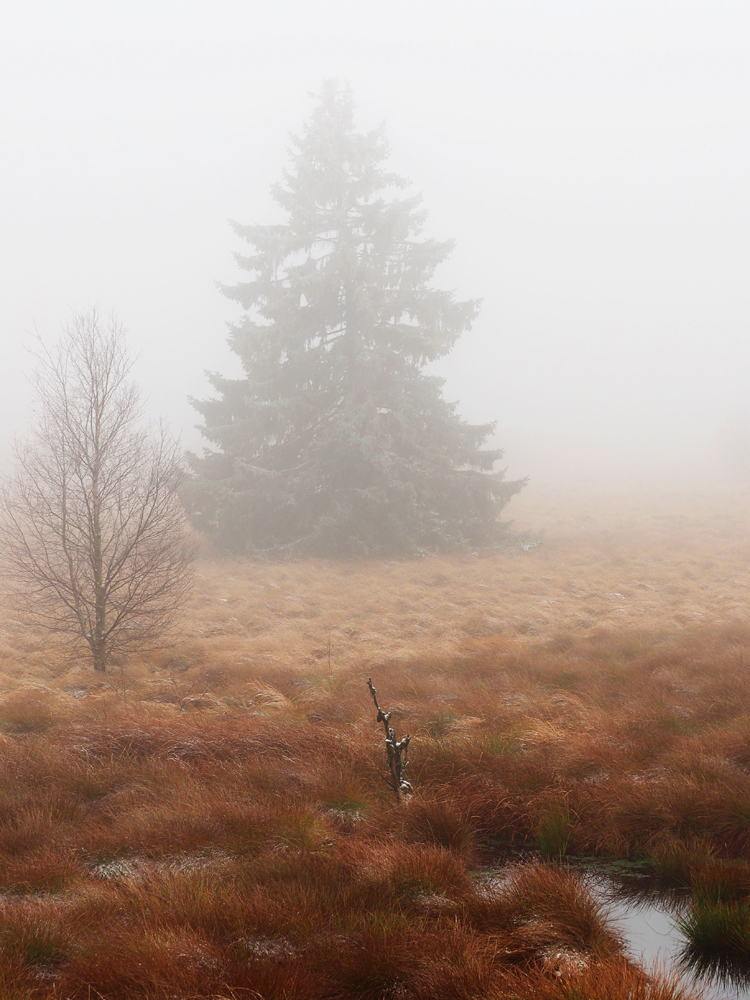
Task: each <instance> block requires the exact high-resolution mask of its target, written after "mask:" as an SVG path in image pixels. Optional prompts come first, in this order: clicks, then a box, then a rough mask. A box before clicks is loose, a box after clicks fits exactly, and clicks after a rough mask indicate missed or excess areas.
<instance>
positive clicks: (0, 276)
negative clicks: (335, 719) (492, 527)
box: [0, 0, 750, 479]
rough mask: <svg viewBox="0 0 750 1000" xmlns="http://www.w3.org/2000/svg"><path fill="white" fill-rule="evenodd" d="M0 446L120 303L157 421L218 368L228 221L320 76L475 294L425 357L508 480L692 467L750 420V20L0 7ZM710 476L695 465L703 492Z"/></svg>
mask: <svg viewBox="0 0 750 1000" xmlns="http://www.w3.org/2000/svg"><path fill="white" fill-rule="evenodd" d="M0 14H2V17H1V19H0V427H2V428H3V431H2V433H0V455H2V454H7V440H8V437H9V435H10V433H11V431H12V430H19V429H22V427H23V421H24V419H25V413H26V409H25V408H26V399H27V391H26V388H25V384H24V381H23V373H24V371H27V370H28V364H29V359H28V358H27V357H26V355H25V352H24V348H23V345H24V343H25V342H26V341H27V340H28V339H29V336H28V334H29V332H30V331H32V330H33V329H34V326H35V325H36V327H38V329H39V331H40V332H41V333H42V334H43V335H44V336H45V337H49V338H54V337H55V336H56V335H57V333H58V332H59V330H60V327H61V324H62V323H63V322H64V321H65V319H66V317H67V316H68V315H69V313H70V310H71V309H72V308H76V307H77V308H86V307H87V306H88V305H90V304H93V303H98V304H99V305H100V307H101V308H102V309H103V310H105V311H106V310H109V309H111V308H114V309H116V311H117V313H118V314H119V316H120V318H121V319H122V321H123V322H124V324H125V325H126V327H127V328H128V329H129V331H130V337H131V343H132V345H133V347H134V349H135V350H137V351H139V352H140V355H141V358H140V361H139V364H138V370H137V374H138V378H139V380H140V381H141V382H142V384H143V386H144V388H145V389H146V391H147V392H148V394H149V397H150V404H149V405H150V408H151V410H152V411H153V412H154V413H162V414H164V415H166V416H167V417H168V418H169V420H170V422H171V424H172V426H173V428H174V429H175V430H176V431H180V432H181V433H182V437H183V440H184V441H185V443H186V444H189V445H191V446H192V447H196V446H197V445H199V438H198V436H197V435H196V433H195V431H194V430H192V425H193V424H194V423H195V422H196V420H197V415H196V414H195V413H194V411H192V410H191V409H190V407H189V406H188V404H187V402H186V396H187V395H188V394H193V395H195V396H198V397H201V396H203V395H206V394H207V391H208V388H207V385H206V382H205V379H204V376H203V370H204V369H216V370H220V371H222V372H223V373H225V374H233V373H235V372H236V371H237V367H236V359H234V357H233V355H231V354H230V352H229V351H228V348H227V347H226V343H225V338H226V322H227V321H228V320H230V319H232V318H233V317H235V316H236V315H237V313H236V307H235V306H234V305H233V304H232V303H230V302H228V301H227V300H226V299H224V298H223V297H222V296H221V295H220V294H219V293H218V291H217V290H216V288H215V284H214V282H215V281H216V280H220V281H224V282H229V283H231V282H233V281H234V280H237V279H238V278H239V277H240V272H238V271H237V270H236V269H235V266H234V263H233V260H232V256H231V253H232V251H233V250H237V249H241V246H240V244H238V242H237V241H236V239H235V238H234V237H233V235H232V233H231V231H230V229H229V226H228V225H227V220H228V219H230V218H234V219H237V220H238V221H240V222H266V221H272V220H273V219H275V218H276V213H277V210H276V209H275V208H274V207H273V205H272V203H271V200H270V197H269V193H268V188H269V185H270V183H271V182H272V181H274V180H276V179H277V178H278V176H279V173H280V170H281V168H282V167H283V165H284V163H285V158H286V145H287V136H288V133H289V132H292V131H296V130H297V129H298V128H299V126H300V125H301V123H302V122H303V121H304V120H305V119H306V117H307V116H308V115H309V112H310V109H311V106H312V103H311V101H310V99H309V97H308V96H307V95H308V92H310V91H315V90H317V89H318V87H319V85H320V82H321V80H322V79H323V78H324V77H329V76H338V77H339V78H341V79H342V80H343V79H348V80H349V81H350V83H351V85H352V88H353V91H354V96H355V99H356V101H357V104H358V109H359V110H358V122H359V125H360V126H361V127H362V128H371V127H373V126H374V125H376V124H378V123H379V122H380V121H381V120H383V119H384V120H385V121H386V123H387V127H388V134H389V138H390V141H391V146H392V157H391V164H390V165H391V167H392V168H393V169H394V170H396V171H397V172H399V173H401V174H404V175H406V176H408V177H409V178H411V179H412V181H413V183H414V189H415V190H417V191H421V192H422V193H423V194H424V199H425V204H426V207H427V208H428V210H429V213H430V214H429V218H428V223H427V234H428V235H431V236H435V237H436V238H439V239H443V238H448V237H455V238H456V240H457V246H456V250H455V251H454V254H453V257H452V259H451V261H450V263H449V264H447V265H445V266H444V267H443V269H442V270H441V272H440V284H441V285H443V286H445V287H451V288H454V289H455V290H456V292H457V294H459V296H461V297H474V296H476V297H482V298H483V299H484V306H483V309H482V314H481V317H480V319H479V320H478V322H477V323H476V324H475V327H474V330H473V331H472V332H471V333H470V334H468V335H466V336H465V337H464V339H463V340H462V341H461V342H460V344H459V346H458V347H457V349H456V350H455V351H454V353H453V354H452V355H451V356H450V357H449V358H448V359H447V360H446V361H445V362H443V363H442V364H441V366H440V368H441V371H442V372H443V373H444V374H446V375H447V377H448V384H447V395H448V396H449V397H451V398H458V399H460V400H461V410H462V412H463V413H464V414H465V415H466V416H467V417H468V418H470V419H472V420H477V421H485V420H492V419H495V420H497V421H498V427H499V432H498V439H499V442H500V443H501V444H503V445H505V447H506V462H507V465H508V469H509V473H510V474H511V475H523V474H525V473H527V472H530V473H531V474H532V475H533V476H535V477H537V478H539V479H552V478H554V477H555V476H557V475H560V474H561V473H566V474H569V475H572V476H574V477H587V476H590V475H592V474H598V473H600V472H601V473H605V472H606V473H609V472H612V471H617V472H619V473H620V474H621V475H622V476H623V477H624V478H626V479H627V478H638V477H643V476H645V475H650V474H652V473H653V472H654V470H657V471H661V472H670V473H673V472H675V471H678V470H681V469H689V468H690V467H692V468H693V469H695V470H697V471H698V472H702V474H705V475H714V474H715V471H716V470H715V468H714V467H713V465H712V462H713V458H712V453H713V452H715V451H716V450H717V442H718V441H719V440H720V439H721V435H722V428H724V427H725V426H726V424H727V422H728V421H730V420H731V419H735V420H737V419H741V418H744V419H747V418H750V398H748V391H749V377H748V376H749V375H750V268H749V265H750V4H748V3H747V0H743V2H741V3H740V2H737V3H734V2H729V0H705V2H700V3H697V2H690V0H675V2H671V0H647V2H640V0H625V2H623V0H598V2H594V0H589V2H579V0H567V2H566V0H559V2H552V0H550V2H543V0H519V2H510V0H495V2H481V0H462V2H456V0H430V2H421V0H398V2H395V0H394V2H392V0H381V2H367V3H366V2H360V0H211V2H208V0H201V2H198V0H148V2H142V0H97V2H75V0H54V2H53V0H47V2H43V0H24V2H23V3H20V2H14V0H0ZM702 470H703V471H702Z"/></svg>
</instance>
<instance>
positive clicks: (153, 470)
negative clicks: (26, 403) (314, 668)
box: [0, 310, 194, 671]
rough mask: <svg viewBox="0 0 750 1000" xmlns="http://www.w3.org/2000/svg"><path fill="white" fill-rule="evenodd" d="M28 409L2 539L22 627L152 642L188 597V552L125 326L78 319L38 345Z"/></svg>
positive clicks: (116, 645) (172, 475) (97, 639)
mask: <svg viewBox="0 0 750 1000" xmlns="http://www.w3.org/2000/svg"><path fill="white" fill-rule="evenodd" d="M37 362H38V364H37V369H36V373H35V376H34V380H33V385H34V389H35V393H36V404H37V412H36V416H35V419H34V421H33V423H32V427H31V430H30V432H29V433H28V435H27V436H26V437H25V438H24V439H22V440H20V441H18V442H17V443H16V445H15V457H16V463H17V464H16V469H15V472H14V473H13V474H12V475H11V476H10V477H8V478H7V479H6V480H5V482H4V483H3V486H2V493H1V494H0V497H1V500H0V503H1V509H2V521H1V523H0V543H1V544H2V546H3V550H4V552H3V555H4V558H5V561H6V562H7V563H8V564H9V566H8V568H9V569H10V571H11V573H12V575H13V577H14V582H16V583H17V586H18V588H19V590H18V592H19V593H21V594H22V595H23V604H22V612H23V617H24V619H25V620H26V621H28V622H30V623H32V624H33V625H35V626H37V627H40V628H42V629H44V630H46V631H47V632H54V633H59V634H61V635H63V636H66V637H67V638H69V639H71V640H72V641H73V642H74V643H75V644H76V645H79V646H80V645H83V646H84V648H85V647H86V646H87V647H88V649H89V650H90V652H91V656H92V658H93V663H94V668H95V669H96V670H100V671H104V670H106V669H107V663H108V661H109V660H110V658H111V657H112V655H113V654H115V653H123V652H125V651H128V650H133V649H135V648H137V649H143V648H146V647H149V646H153V645H155V644H158V642H159V641H160V640H161V639H162V638H163V636H164V633H165V630H166V629H167V628H168V627H169V625H170V623H171V621H172V620H173V618H174V614H175V612H176V610H177V609H178V608H179V607H180V605H181V604H182V603H183V601H184V599H185V598H186V596H187V593H188V590H189V586H190V581H191V565H192V559H193V554H194V553H193V545H192V543H191V540H190V536H189V534H188V530H187V527H186V521H185V516H184V513H183V509H182V506H181V504H180V501H179V498H178V496H177V488H178V486H179V483H180V480H181V477H182V474H183V473H182V460H181V454H180V450H179V448H178V445H177V443H176V442H175V441H174V440H172V439H171V438H170V437H169V435H168V434H167V433H166V431H165V429H164V428H163V427H162V426H160V427H159V428H158V429H157V430H156V432H154V431H152V430H149V429H146V428H144V427H143V425H142V423H141V418H142V414H143V407H142V403H141V397H140V392H139V390H138V388H137V387H136V386H135V385H134V384H133V383H132V382H131V381H130V379H129V375H130V370H131V367H132V359H131V357H130V355H129V353H128V349H127V345H126V341H125V334H124V331H123V328H122V326H121V325H120V324H119V323H118V321H117V320H116V319H115V318H114V317H112V318H111V319H109V320H106V321H105V320H103V319H102V318H101V317H100V316H99V314H98V313H97V311H96V310H92V311H90V312H88V313H77V314H75V315H74V317H73V319H72V321H71V322H70V324H69V325H68V326H67V328H66V330H65V333H64V336H63V337H62V339H61V340H60V342H59V343H58V344H57V346H56V348H54V349H53V350H49V349H46V348H44V347H40V350H39V353H38V355H37Z"/></svg>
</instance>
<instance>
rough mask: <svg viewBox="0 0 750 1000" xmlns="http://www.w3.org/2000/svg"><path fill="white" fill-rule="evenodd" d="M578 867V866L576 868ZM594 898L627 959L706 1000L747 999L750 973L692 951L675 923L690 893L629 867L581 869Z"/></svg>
mask: <svg viewBox="0 0 750 1000" xmlns="http://www.w3.org/2000/svg"><path fill="white" fill-rule="evenodd" d="M576 867H579V864H577V865H576ZM580 867H581V868H582V870H583V873H584V877H585V879H586V882H587V884H588V886H589V888H590V889H591V891H592V892H593V894H594V895H595V896H596V897H597V898H598V899H599V900H600V901H601V902H602V903H603V904H604V905H605V906H606V909H607V911H608V912H609V914H610V916H611V917H612V919H613V921H614V922H615V923H616V925H617V926H618V927H619V929H620V931H621V932H622V934H623V936H624V938H625V940H626V943H627V948H628V952H629V954H630V956H631V957H632V958H633V959H635V960H636V961H637V962H638V963H639V964H640V965H642V966H643V967H644V968H646V969H651V968H658V969H661V970H663V971H665V972H678V973H680V975H681V977H682V979H683V980H684V981H685V982H686V983H687V984H691V985H692V984H694V985H698V986H700V987H701V992H702V995H703V996H704V997H705V998H706V1000H719V998H729V997H731V998H738V1000H750V968H748V966H747V965H746V964H744V963H740V962H738V961H737V960H733V959H732V958H731V956H720V955H706V954H705V953H703V954H701V953H694V952H692V951H691V948H690V945H689V943H688V940H687V938H686V937H685V935H684V934H683V933H682V931H681V930H680V926H679V921H680V918H681V917H682V916H684V914H685V913H686V912H687V911H688V909H689V907H690V905H691V903H692V899H693V897H692V893H691V892H690V890H688V889H685V888H681V887H676V886H674V885H669V884H668V883H667V882H665V881H664V880H662V879H658V878H655V877H654V876H653V875H650V874H649V873H648V872H647V871H645V870H643V869H639V867H638V866H637V865H632V864H617V863H613V864H601V863H597V862H585V863H582V864H580Z"/></svg>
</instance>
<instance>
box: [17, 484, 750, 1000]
mask: <svg viewBox="0 0 750 1000" xmlns="http://www.w3.org/2000/svg"><path fill="white" fill-rule="evenodd" d="M513 503H514V505H515V507H511V508H509V513H510V514H511V515H513V516H514V517H515V518H516V524H517V526H518V527H522V528H525V527H529V528H532V527H533V528H535V529H539V528H541V527H543V528H544V529H545V542H544V544H543V545H540V546H538V547H536V548H533V549H531V550H530V551H527V552H516V553H512V554H502V553H498V554H495V555H491V556H483V557H477V556H472V555H471V554H460V555H456V556H445V557H435V558H426V559H423V560H416V561H415V560H412V561H398V560H394V561H384V562H325V561H308V562H299V563H286V564H285V563H272V564H263V563H259V562H249V561H241V560H224V559H219V558H216V557H211V556H208V555H205V556H203V557H201V558H200V559H199V562H198V570H197V582H196V587H195V592H194V596H193V598H192V601H191V604H190V606H189V608H188V609H187V611H186V613H185V616H184V622H183V623H182V625H181V627H180V629H179V633H178V636H177V638H176V640H175V642H174V645H173V647H172V648H171V649H169V650H166V651H161V652H160V653H159V654H158V655H152V656H150V657H149V656H144V657H142V658H138V657H131V658H129V659H128V661H127V662H126V663H123V664H122V665H120V666H118V665H117V664H115V665H114V666H112V667H110V670H109V672H108V674H107V675H105V676H104V677H101V676H96V675H95V674H94V673H93V672H92V670H91V667H90V665H89V664H88V663H87V662H85V661H82V660H80V659H77V658H76V657H71V655H70V654H69V652H67V651H66V649H65V648H64V647H62V646H56V644H55V642H54V640H50V638H49V636H44V637H41V636H38V635H35V634H34V633H33V632H31V631H30V630H25V631H21V630H20V629H19V628H18V627H17V626H14V625H13V624H12V623H11V622H9V621H4V622H3V625H2V639H3V647H2V673H1V674H0V684H1V685H2V699H1V700H0V727H1V729H2V744H1V745H2V751H3V752H2V763H1V764H0V767H1V768H2V779H1V780H0V788H1V789H2V796H3V800H2V803H1V808H0V890H1V891H2V896H1V897H0V911H1V913H2V921H1V928H0V945H1V947H2V950H3V964H2V978H0V982H2V984H3V989H4V991H5V993H4V995H7V996H8V997H10V996H13V997H17V996H26V995H29V996H38V997H42V996H44V997H47V996H49V997H52V996H55V997H62V996H84V995H87V993H86V991H87V990H88V989H91V995H92V996H95V995H101V996H106V997H113V998H115V997H135V996H138V997H174V996H180V997H187V996H201V997H204V996H205V997H208V996H216V997H219V996H220V997H240V996H245V995H252V996H262V997H269V998H270V997H279V998H281V997H285V998H300V1000H302V998H305V1000H308V998H314V997H321V998H322V997H342V998H344V997H381V996H393V997H399V996H404V997H406V996H409V997H425V998H427V997H445V998H463V997H467V998H468V997H477V996H483V997H506V996H545V997H546V996H549V997H560V998H562V997H569V996H571V995H572V994H571V991H572V990H577V991H578V992H577V993H576V994H575V995H579V996H586V997H589V996H590V997H623V998H624V997H632V996H644V997H645V996H649V997H672V996H681V995H688V994H689V988H688V987H686V986H685V985H684V984H683V985H681V986H680V985H678V984H677V983H676V981H675V982H672V983H671V985H670V982H668V981H667V980H664V979H659V978H658V977H657V979H655V980H653V979H652V980H648V979H647V978H646V975H645V973H644V972H643V971H642V970H640V968H639V967H638V966H637V965H635V964H633V963H632V961H631V960H630V958H629V957H628V956H627V955H626V954H625V952H624V945H623V941H622V940H621V938H620V937H619V936H618V929H617V926H616V925H613V924H611V922H609V921H608V920H607V917H606V913H605V912H604V911H603V910H602V908H601V906H600V905H599V904H598V903H597V902H596V900H594V899H593V898H592V897H591V895H590V894H589V892H588V890H587V888H586V887H585V885H584V883H583V882H582V881H581V879H580V878H579V876H578V875H577V874H576V872H575V871H574V870H572V869H568V868H564V867H558V865H559V862H560V860H561V859H566V858H567V857H570V856H589V857H590V856H599V857H607V858H619V859H631V860H632V859H637V860H640V861H641V862H642V863H643V864H645V865H646V866H647V867H649V870H651V871H652V872H653V873H654V874H656V875H660V876H663V877H667V878H672V879H677V880H678V881H681V882H682V883H683V884H686V885H692V886H694V887H695V886H698V887H703V891H708V892H714V894H715V893H717V892H718V893H719V895H721V889H722V886H724V889H725V895H726V890H727V887H728V886H730V885H731V887H732V891H733V892H738V891H739V892H741V893H742V892H747V890H748V889H750V874H748V869H747V867H746V862H745V861H744V860H742V861H741V862H740V859H745V858H746V857H747V854H748V849H749V848H750V775H749V774H748V767H750V750H749V749H748V747H749V746H750V693H749V692H748V685H747V662H748V658H749V657H750V628H748V624H747V615H746V593H747V587H748V585H750V548H749V547H748V544H747V542H746V541H743V540H742V539H746V537H747V535H746V525H747V513H746V507H745V505H744V504H743V503H742V502H741V498H739V497H736V496H731V495H728V494H717V495H714V496H710V495H704V496H680V495H678V494H676V493H672V494H669V493H656V494H650V495H635V494H634V495H632V496H631V497H629V498H625V499H622V498H621V499H619V500H618V499H615V498H614V497H613V496H611V495H610V496H608V495H606V494H604V493H600V494H599V495H592V494H591V492H589V491H581V492H578V493H575V492H570V491H569V492H567V493H565V492H561V493H560V494H555V493H553V492H552V491H550V492H549V493H543V492H542V491H537V492H535V491H534V490H533V489H531V488H530V489H529V490H528V494H527V495H524V496H522V497H518V498H517V499H516V500H515V501H514V502H513ZM552 512H554V514H555V515H556V516H554V517H553V516H552ZM368 676H371V677H372V678H373V681H374V683H375V684H376V686H377V689H378V697H379V700H380V704H381V706H382V707H383V708H384V710H387V709H392V710H393V716H392V719H391V725H392V726H394V728H395V730H396V734H397V736H398V737H399V738H401V737H402V736H404V735H405V734H406V733H407V732H408V733H409V734H410V735H411V747H410V764H409V768H408V771H407V776H408V778H409V780H410V782H411V784H412V786H413V794H412V795H411V796H410V797H409V798H408V800H406V801H403V802H399V801H398V800H397V799H396V797H395V795H394V794H393V792H392V791H391V790H389V789H388V787H387V786H386V782H385V779H384V775H385V773H386V771H385V753H384V744H383V735H382V727H381V726H379V725H378V724H377V722H376V719H375V712H374V709H373V705H372V702H371V700H370V696H369V693H368V691H367V687H366V680H367V677H368ZM524 852H528V853H524ZM493 864H494V865H498V864H502V865H505V866H506V867H505V868H504V872H505V875H504V877H503V879H502V880H501V881H500V882H499V883H498V882H495V883H492V882H488V881H487V879H486V878H483V877H482V875H481V872H482V870H483V867H486V866H488V865H493ZM706 887H708V889H707V888H706ZM680 990H682V991H683V992H682V993H681V992H680ZM685 990H687V992H684V991H685ZM248 991H249V994H248Z"/></svg>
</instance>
